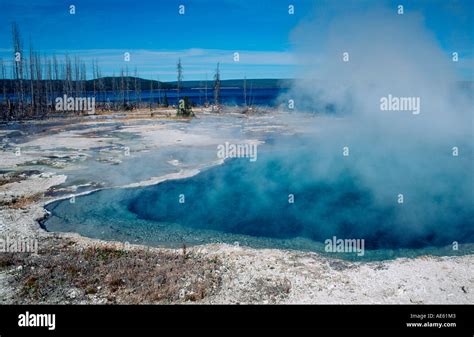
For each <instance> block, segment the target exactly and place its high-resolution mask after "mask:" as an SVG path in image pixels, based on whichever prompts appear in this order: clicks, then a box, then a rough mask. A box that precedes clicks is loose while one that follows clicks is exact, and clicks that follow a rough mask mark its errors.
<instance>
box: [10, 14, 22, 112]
mask: <svg viewBox="0 0 474 337" xmlns="http://www.w3.org/2000/svg"><path fill="white" fill-rule="evenodd" d="M12 36H13V50H14V52H15V55H14V56H15V59H14V78H15V97H16V100H17V107H16V109H15V111H13V112H14V116H13V117H14V118H18V117H22V115H23V111H24V107H25V92H24V87H23V66H24V57H23V50H22V47H21V38H20V32H19V30H18V26H17V25H16V23H13V24H12Z"/></svg>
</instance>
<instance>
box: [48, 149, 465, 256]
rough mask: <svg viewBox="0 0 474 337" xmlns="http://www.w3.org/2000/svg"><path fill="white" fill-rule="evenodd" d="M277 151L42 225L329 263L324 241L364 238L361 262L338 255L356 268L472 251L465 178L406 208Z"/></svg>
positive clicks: (57, 214)
mask: <svg viewBox="0 0 474 337" xmlns="http://www.w3.org/2000/svg"><path fill="white" fill-rule="evenodd" d="M272 148H273V147H267V148H266V149H265V151H264V152H263V153H259V159H258V160H257V161H256V162H249V160H248V159H244V158H242V159H230V160H226V162H225V163H224V164H223V165H220V166H216V167H212V168H210V169H207V170H205V171H203V172H201V173H199V174H198V175H196V176H193V177H191V178H186V179H181V180H169V181H165V182H163V183H160V184H158V185H154V186H148V187H142V188H122V189H120V188H117V189H106V190H101V191H97V192H94V193H91V194H88V195H85V196H81V197H77V198H76V199H75V202H74V203H71V202H70V201H69V200H68V199H65V200H60V201H56V202H53V203H50V204H49V205H47V207H46V208H47V210H48V211H50V212H51V216H50V217H48V218H47V219H46V221H45V222H44V223H43V225H44V227H45V228H46V229H47V230H49V231H58V232H77V233H79V234H81V235H83V236H87V237H93V238H99V239H104V240H119V241H127V242H130V243H142V244H148V245H153V246H165V247H181V246H182V245H183V244H186V245H196V244H204V243H216V242H225V243H235V242H239V243H240V244H241V245H248V246H251V247H266V248H285V249H297V250H310V251H316V252H321V253H323V254H325V253H326V252H325V245H324V241H325V240H327V239H331V238H333V237H334V236H336V237H337V238H342V239H344V238H350V239H364V241H365V255H364V256H363V257H360V256H356V254H347V253H346V254H336V255H337V256H339V257H342V258H348V259H369V260H371V259H389V258H395V257H400V256H417V255H424V254H433V255H462V254H466V253H472V252H473V248H472V247H473V245H472V244H471V243H472V242H474V224H473V219H474V216H473V209H472V204H470V203H469V200H465V199H463V198H462V194H463V193H466V192H465V191H466V186H464V185H465V184H464V183H463V180H462V179H459V180H456V179H451V180H449V183H450V184H451V187H450V188H452V190H453V191H454V192H453V193H459V197H454V196H453V195H452V194H450V195H445V196H443V195H441V194H437V193H436V186H434V187H433V186H431V187H430V188H431V189H432V190H433V189H434V192H432V193H431V194H426V195H425V198H423V193H418V192H420V189H422V188H423V187H424V186H421V185H416V184H415V186H414V187H415V188H416V192H417V193H414V192H409V191H406V192H407V193H406V195H407V200H408V202H405V203H404V204H403V205H400V204H398V203H397V201H396V200H397V199H396V195H397V194H396V190H395V189H393V190H392V189H391V186H392V185H391V184H389V183H387V185H386V190H383V192H380V191H377V190H375V189H374V188H373V186H372V185H371V184H370V183H369V182H366V181H365V180H364V178H363V177H362V176H360V175H358V173H357V172H356V171H354V170H353V169H352V167H353V164H350V163H347V162H344V161H343V160H342V159H341V160H340V161H337V160H336V161H333V162H332V163H327V162H322V161H318V156H315V155H314V153H311V154H310V153H308V156H307V157H306V158H314V159H311V160H301V158H304V157H302V156H301V151H298V153H296V152H295V151H293V150H292V149H291V148H287V149H282V148H279V150H278V151H273V150H272ZM302 151H304V150H302ZM454 170H455V169H454ZM380 178H381V179H384V177H380ZM385 178H386V179H389V177H385ZM463 184H464V185H463ZM467 193H468V192H467ZM290 195H293V196H294V202H293V203H291V202H289V200H290V199H291V197H289V196H290ZM467 195H468V194H467ZM453 242H458V243H459V249H458V250H453V248H452V247H453V245H452V244H453ZM327 254H331V253H327Z"/></svg>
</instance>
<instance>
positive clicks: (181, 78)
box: [176, 59, 183, 105]
mask: <svg viewBox="0 0 474 337" xmlns="http://www.w3.org/2000/svg"><path fill="white" fill-rule="evenodd" d="M176 68H177V70H178V81H177V83H176V84H177V99H178V102H179V93H180V91H181V82H182V81H183V66H182V65H181V59H178V64H177V66H176ZM178 105H179V103H178Z"/></svg>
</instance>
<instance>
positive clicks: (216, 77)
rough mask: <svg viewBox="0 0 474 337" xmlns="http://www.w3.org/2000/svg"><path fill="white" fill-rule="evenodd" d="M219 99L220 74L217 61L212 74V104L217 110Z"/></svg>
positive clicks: (218, 109) (218, 110)
mask: <svg viewBox="0 0 474 337" xmlns="http://www.w3.org/2000/svg"><path fill="white" fill-rule="evenodd" d="M220 99H221V74H220V70H219V63H217V68H216V73H215V75H214V105H215V109H216V110H217V112H220V110H221V108H220Z"/></svg>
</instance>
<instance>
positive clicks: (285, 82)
mask: <svg viewBox="0 0 474 337" xmlns="http://www.w3.org/2000/svg"><path fill="white" fill-rule="evenodd" d="M123 80H124V81H125V82H126V81H127V80H128V88H129V90H133V89H134V86H135V81H136V80H137V84H138V85H139V87H140V88H141V90H150V86H151V84H152V83H153V89H154V90H156V89H158V88H161V89H176V87H177V84H176V81H175V82H160V81H155V80H147V79H143V78H135V77H132V76H128V77H124V78H123ZM100 81H102V83H103V85H104V88H105V90H107V91H111V90H113V87H114V84H113V82H114V77H102V78H100V79H95V80H87V81H86V82H85V87H86V90H87V91H93V90H94V83H95V87H96V90H98V86H99V82H100ZM121 81H122V78H121V77H115V85H116V87H117V88H120V86H121ZM292 81H293V80H289V79H247V89H250V88H253V89H268V88H288V87H290V86H291V83H292ZM41 82H47V80H42V81H41ZM52 83H53V86H54V87H57V88H62V86H63V84H64V81H63V80H55V81H54V80H53V81H52ZM4 86H5V88H6V90H7V93H12V92H13V89H14V81H13V80H11V79H6V80H0V93H1V92H2V91H3V87H4ZM29 86H30V82H29V80H24V81H23V87H24V89H25V91H26V92H28V90H29ZM72 86H73V87H75V81H72ZM205 86H206V81H183V82H182V88H183V89H191V88H203V87H205ZM213 86H214V81H212V80H211V81H207V87H208V89H209V90H212V88H213ZM231 87H238V88H243V87H244V80H221V88H231Z"/></svg>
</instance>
